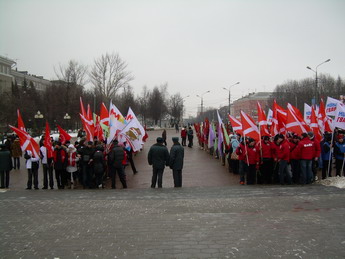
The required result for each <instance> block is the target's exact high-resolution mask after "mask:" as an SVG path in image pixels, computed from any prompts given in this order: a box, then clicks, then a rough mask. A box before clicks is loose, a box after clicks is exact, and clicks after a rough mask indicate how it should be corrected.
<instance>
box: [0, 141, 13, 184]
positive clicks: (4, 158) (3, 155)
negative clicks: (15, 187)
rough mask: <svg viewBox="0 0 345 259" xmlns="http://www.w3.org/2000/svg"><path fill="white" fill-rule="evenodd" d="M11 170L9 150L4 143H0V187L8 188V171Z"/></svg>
mask: <svg viewBox="0 0 345 259" xmlns="http://www.w3.org/2000/svg"><path fill="white" fill-rule="evenodd" d="M11 170H12V159H11V152H10V151H9V150H8V149H7V148H6V145H5V144H2V145H0V179H1V185H0V188H1V189H2V188H5V187H6V188H8V186H9V184H10V171H11Z"/></svg>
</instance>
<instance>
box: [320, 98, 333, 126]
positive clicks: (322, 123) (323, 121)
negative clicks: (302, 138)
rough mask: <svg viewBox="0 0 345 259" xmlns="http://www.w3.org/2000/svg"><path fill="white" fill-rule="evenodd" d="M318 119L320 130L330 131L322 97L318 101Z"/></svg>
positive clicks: (329, 122) (329, 123)
mask: <svg viewBox="0 0 345 259" xmlns="http://www.w3.org/2000/svg"><path fill="white" fill-rule="evenodd" d="M319 119H320V120H319V126H320V129H321V132H323V133H324V132H332V128H331V121H330V119H329V117H328V116H327V115H326V109H325V103H324V102H323V99H321V101H320V108H319Z"/></svg>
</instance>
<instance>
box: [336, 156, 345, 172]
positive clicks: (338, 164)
mask: <svg viewBox="0 0 345 259" xmlns="http://www.w3.org/2000/svg"><path fill="white" fill-rule="evenodd" d="M343 161H344V160H341V159H336V160H335V170H336V173H337V175H338V176H341V175H342V174H343V175H344V176H345V174H344V173H345V172H344V171H345V170H344V169H345V166H344V168H343V172H341V168H342V167H343Z"/></svg>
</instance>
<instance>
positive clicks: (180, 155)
mask: <svg viewBox="0 0 345 259" xmlns="http://www.w3.org/2000/svg"><path fill="white" fill-rule="evenodd" d="M183 159H184V148H183V147H182V146H181V145H180V143H177V144H174V145H173V146H172V147H171V149H170V162H169V166H170V168H171V169H173V170H182V168H183Z"/></svg>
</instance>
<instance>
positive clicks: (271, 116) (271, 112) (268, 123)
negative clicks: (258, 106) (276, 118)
mask: <svg viewBox="0 0 345 259" xmlns="http://www.w3.org/2000/svg"><path fill="white" fill-rule="evenodd" d="M272 118H273V111H272V110H271V109H268V113H267V125H272Z"/></svg>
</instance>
